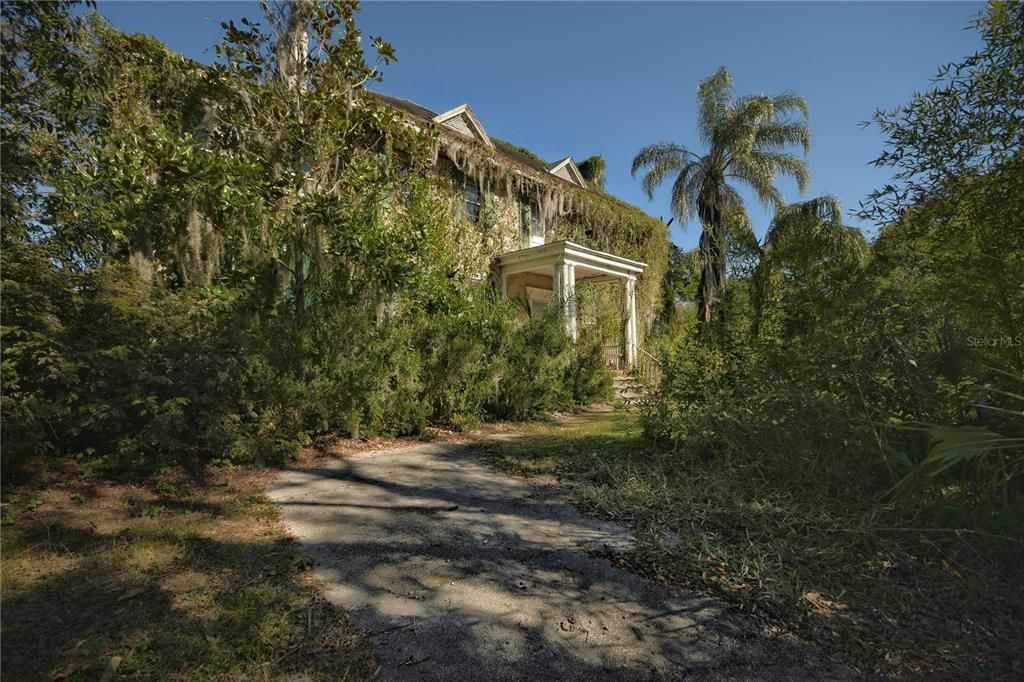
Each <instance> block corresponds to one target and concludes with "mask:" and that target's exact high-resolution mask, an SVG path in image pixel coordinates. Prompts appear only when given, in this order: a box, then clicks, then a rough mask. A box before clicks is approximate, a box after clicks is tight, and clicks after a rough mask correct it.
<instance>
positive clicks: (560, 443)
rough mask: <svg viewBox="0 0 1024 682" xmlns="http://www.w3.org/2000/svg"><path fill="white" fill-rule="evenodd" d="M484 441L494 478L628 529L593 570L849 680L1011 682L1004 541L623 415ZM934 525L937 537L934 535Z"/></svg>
mask: <svg viewBox="0 0 1024 682" xmlns="http://www.w3.org/2000/svg"><path fill="white" fill-rule="evenodd" d="M519 428H521V429H522V431H523V432H524V435H523V437H522V438H519V439H516V440H513V441H508V440H493V441H486V442H485V445H484V447H485V448H486V450H487V452H488V453H489V456H490V460H491V461H492V462H493V463H495V464H496V465H498V466H500V467H502V468H504V469H507V470H509V471H512V472H515V473H521V474H529V475H547V474H555V475H557V476H559V477H560V478H561V479H563V480H564V481H566V482H568V483H569V484H570V485H571V489H572V491H573V499H574V501H575V502H576V504H578V505H579V506H580V507H581V508H582V509H584V510H585V511H587V512H588V513H591V514H594V515H597V516H600V517H602V518H606V519H610V520H614V521H617V522H619V523H621V524H623V525H626V526H628V527H630V528H631V529H632V530H633V531H634V538H635V542H634V546H633V548H632V549H630V550H629V551H626V552H612V551H607V550H602V549H601V548H595V550H596V551H601V552H605V553H606V555H607V556H608V558H609V559H611V560H612V561H614V562H615V563H618V564H620V565H622V566H624V567H626V568H629V569H631V570H634V571H637V572H640V573H642V574H644V575H645V576H647V577H649V578H651V579H653V580H657V581H660V582H663V583H667V584H672V585H681V586H686V587H691V588H697V589H700V590H702V591H709V592H712V593H714V594H716V595H719V596H721V597H722V598H724V599H726V600H728V601H729V602H731V603H733V604H735V605H737V606H738V607H740V608H742V609H743V610H744V611H746V612H747V613H749V614H751V616H753V617H755V618H756V619H757V620H758V621H759V622H760V623H761V624H762V625H763V626H764V628H765V629H766V630H767V631H769V632H776V633H777V632H779V631H780V630H781V631H782V632H793V633H796V634H798V635H800V636H802V637H804V638H805V639H807V640H808V641H810V642H813V643H816V644H818V645H819V646H820V648H821V650H822V651H823V653H824V654H825V655H827V656H830V657H831V658H832V659H833V660H834V661H835V662H836V663H841V664H843V665H846V666H850V667H852V668H853V669H855V670H859V671H861V672H863V673H865V674H867V673H871V672H873V671H881V672H885V673H889V674H911V675H915V674H916V675H925V676H926V677H929V678H932V679H934V678H936V677H940V678H950V679H965V678H968V679H991V678H997V679H999V678H1006V679H1011V678H1014V677H1016V676H1017V675H1018V673H1019V671H1020V666H1021V659H1020V651H1021V646H1022V644H1024V638H1022V634H1021V633H1022V629H1021V622H1022V610H1021V609H1022V607H1024V603H1022V600H1021V594H1020V590H1019V585H1020V584H1021V581H1022V580H1024V571H1022V569H1021V566H1022V565H1024V564H1022V560H1024V541H1022V540H1021V539H1020V534H1019V530H1016V529H1019V528H1020V522H1021V521H1022V520H1024V519H1021V518H1020V517H1019V516H1018V517H1017V519H1016V523H1017V525H1016V527H1014V526H1013V524H1012V521H1011V520H1009V519H1007V520H1006V524H1005V527H1004V528H1003V530H1004V531H1006V532H1011V533H1014V535H1015V536H1016V538H1014V537H1009V538H1008V537H1007V536H1002V535H996V534H994V533H992V534H990V533H989V532H987V531H981V530H972V529H969V528H967V529H965V528H963V518H962V517H958V516H957V515H956V512H955V510H953V509H949V510H948V511H949V513H950V515H949V516H948V517H947V518H946V519H944V520H943V522H940V523H930V522H929V520H928V519H927V518H922V517H920V516H917V515H915V514H914V513H913V512H908V511H907V510H906V509H905V508H902V507H900V506H899V505H895V504H892V503H891V502H890V503H879V501H878V500H877V499H875V498H873V497H871V496H864V495H858V494H855V493H852V492H850V493H837V492H836V491H835V489H833V488H830V487H828V486H826V485H820V484H816V482H814V481H811V480H810V479H812V476H811V475H808V476H806V479H807V483H806V484H803V483H801V482H800V480H799V478H798V472H795V471H790V472H788V474H787V475H786V476H785V479H784V480H780V479H779V478H778V477H775V478H774V479H773V478H772V477H771V476H772V472H771V471H770V469H771V465H767V466H764V465H762V463H761V462H759V461H758V460H757V459H754V458H751V457H748V456H746V454H745V453H742V452H733V451H729V452H722V453H715V455H714V456H701V453H699V452H687V451H680V452H673V451H669V450H665V449H662V448H657V447H654V446H653V445H652V444H651V442H650V440H649V439H647V438H646V436H645V435H644V429H643V427H642V426H641V424H640V422H639V421H638V419H637V417H636V416H635V415H634V414H631V413H629V412H616V413H612V414H592V415H582V416H578V417H574V418H571V419H567V420H559V421H557V422H547V423H537V424H531V425H522V426H521V427H519ZM946 524H949V525H946Z"/></svg>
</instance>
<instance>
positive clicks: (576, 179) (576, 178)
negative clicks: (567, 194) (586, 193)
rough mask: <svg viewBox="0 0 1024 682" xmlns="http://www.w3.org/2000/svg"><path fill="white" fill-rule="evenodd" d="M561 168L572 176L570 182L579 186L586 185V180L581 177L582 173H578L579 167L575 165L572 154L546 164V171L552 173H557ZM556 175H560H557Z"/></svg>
mask: <svg viewBox="0 0 1024 682" xmlns="http://www.w3.org/2000/svg"><path fill="white" fill-rule="evenodd" d="M563 168H564V169H566V170H567V171H568V172H569V175H570V176H572V181H571V182H573V183H575V184H577V185H579V186H580V187H586V186H587V181H586V180H584V179H583V174H582V173H580V169H579V168H577V167H576V163H575V162H574V161H573V160H572V156H567V157H565V158H564V159H562V160H561V161H555V162H554V163H549V164H548V165H547V171H548V173H551V174H552V175H558V171H560V170H562V169H563ZM558 177H561V176H560V175H559V176H558ZM563 179H564V178H563Z"/></svg>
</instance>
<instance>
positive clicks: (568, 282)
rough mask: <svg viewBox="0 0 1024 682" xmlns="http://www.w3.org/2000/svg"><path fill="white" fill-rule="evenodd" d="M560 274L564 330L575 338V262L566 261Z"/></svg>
mask: <svg viewBox="0 0 1024 682" xmlns="http://www.w3.org/2000/svg"><path fill="white" fill-rule="evenodd" d="M564 267H565V274H563V275H562V290H563V299H564V301H565V303H564V306H565V308H564V310H565V332H566V333H567V334H568V335H569V338H570V339H572V340H573V341H575V340H576V264H575V263H566V264H565V266H564Z"/></svg>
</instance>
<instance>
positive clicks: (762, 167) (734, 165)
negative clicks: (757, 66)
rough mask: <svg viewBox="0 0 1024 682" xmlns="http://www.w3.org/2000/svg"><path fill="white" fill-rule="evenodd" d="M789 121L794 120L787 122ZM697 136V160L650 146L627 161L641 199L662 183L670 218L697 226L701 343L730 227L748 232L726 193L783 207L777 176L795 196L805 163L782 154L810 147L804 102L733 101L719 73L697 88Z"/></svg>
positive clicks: (718, 292)
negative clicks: (791, 183) (791, 182)
mask: <svg viewBox="0 0 1024 682" xmlns="http://www.w3.org/2000/svg"><path fill="white" fill-rule="evenodd" d="M792 114H799V117H798V118H797V119H795V120H794V119H791V118H790V116H791V115H792ZM697 128H698V131H699V133H700V139H701V142H702V143H703V144H704V146H705V147H706V148H707V153H706V154H704V155H703V156H701V155H698V154H696V153H694V152H693V151H690V150H689V149H687V148H686V147H684V146H683V145H680V144H675V143H672V142H658V143H655V144H652V145H648V146H646V147H644V148H643V149H641V150H640V152H639V153H638V154H637V155H636V157H635V158H634V159H633V168H632V172H633V176H634V177H635V176H636V173H637V171H639V170H641V169H642V170H644V176H643V179H642V186H643V189H644V192H645V193H646V194H647V196H648V198H653V196H654V190H655V189H656V188H657V187H658V186H660V185H661V183H662V182H663V181H664V180H665V179H666V178H668V177H669V176H675V181H674V182H673V183H672V197H671V208H672V214H673V215H674V216H675V217H677V218H678V219H679V220H680V221H684V222H685V221H688V220H690V219H692V218H693V217H696V218H698V219H699V220H700V222H701V225H702V227H703V232H702V233H701V236H700V246H699V253H700V257H701V276H700V286H699V289H698V291H697V322H698V324H699V325H700V329H701V333H702V335H704V336H705V337H708V336H710V335H711V325H710V322H711V310H712V308H713V307H714V306H715V304H716V303H717V302H718V301H720V300H721V298H722V294H723V292H724V289H725V256H726V247H727V244H728V240H729V237H730V234H729V231H730V225H749V220H748V219H747V217H746V209H745V207H744V205H743V199H742V198H741V197H740V195H739V192H737V191H736V188H735V187H734V184H735V183H743V184H745V185H747V186H749V187H750V188H752V189H753V190H754V193H755V194H756V195H757V198H758V200H759V201H760V202H761V203H762V204H764V205H766V206H769V207H770V208H772V209H775V210H777V209H779V208H781V207H782V206H783V199H782V193H781V192H779V190H778V188H776V187H775V180H776V178H777V177H778V176H780V175H781V176H786V177H791V178H793V179H795V180H796V182H797V185H798V187H799V188H800V192H801V193H803V191H804V190H805V189H806V187H807V183H808V181H809V179H810V173H809V172H808V169H807V162H806V161H805V160H804V159H803V158H802V157H801V156H798V155H795V154H791V153H788V152H787V151H786V148H787V147H790V146H792V145H799V146H801V147H802V148H803V152H804V156H806V154H807V151H808V149H809V148H810V145H811V132H810V129H809V128H808V127H807V102H805V101H804V99H803V97H801V96H800V95H798V94H796V93H795V92H785V93H783V94H781V95H778V96H776V97H768V96H765V95H754V96H750V97H736V96H735V94H733V80H732V76H731V75H730V74H729V72H728V71H727V70H726V69H725V68H720V69H718V71H716V72H715V73H714V74H712V75H711V76H710V77H709V78H706V79H704V80H703V81H701V82H700V85H699V86H698V88H697Z"/></svg>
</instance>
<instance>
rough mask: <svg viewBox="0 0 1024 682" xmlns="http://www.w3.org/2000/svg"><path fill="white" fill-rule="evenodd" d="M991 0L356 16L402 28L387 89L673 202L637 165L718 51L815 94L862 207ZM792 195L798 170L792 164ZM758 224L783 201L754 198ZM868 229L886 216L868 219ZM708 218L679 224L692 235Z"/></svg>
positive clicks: (742, 78)
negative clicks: (916, 99)
mask: <svg viewBox="0 0 1024 682" xmlns="http://www.w3.org/2000/svg"><path fill="white" fill-rule="evenodd" d="M982 8H983V5H982V4H981V3H954V2H941V3H926V2H899V3H896V2H893V3H869V2H853V3H832V2H790V3H777V2H754V3H746V2H744V3H740V2H734V3H682V2H679V3H668V2H661V3H625V2H615V3H612V2H607V3H599V2H565V3H562V2H559V3H533V2H487V3H485V2H412V3H407V2H371V3H366V4H364V5H363V7H362V9H361V12H360V18H359V25H360V27H361V28H362V30H363V31H364V33H367V34H373V35H380V36H382V37H383V38H384V39H385V40H388V41H389V42H391V43H392V44H393V45H394V46H395V49H396V51H397V53H398V62H397V63H396V64H393V65H391V66H389V67H387V68H386V70H385V72H384V82H383V84H380V85H378V86H377V89H380V90H382V91H384V92H388V93H390V94H393V95H396V96H399V97H405V98H408V99H411V100H414V101H416V102H419V103H420V104H422V105H424V106H427V107H429V108H431V109H434V110H436V111H444V110H446V109H449V108H452V107H454V106H456V105H458V104H461V103H463V102H468V103H469V104H470V105H471V106H472V107H473V109H474V111H476V113H477V115H478V116H479V118H480V120H481V122H482V123H483V125H484V127H485V128H486V129H487V130H488V132H490V133H491V134H493V135H495V136H497V137H500V138H502V139H506V140H509V141H511V142H514V143H516V144H519V145H522V146H525V147H529V148H530V149H532V150H533V151H535V152H536V153H537V154H539V155H540V156H542V157H543V158H545V159H548V160H554V159H558V158H562V157H563V156H565V155H567V154H572V155H573V157H574V158H576V159H583V158H586V157H587V156H589V155H591V154H601V155H603V156H604V158H605V160H606V161H607V163H608V170H607V184H606V189H608V190H609V191H610V192H612V193H613V194H615V195H616V196H619V197H621V198H623V199H625V200H626V201H629V202H631V203H634V204H636V205H637V206H640V207H641V208H643V209H644V210H645V211H647V212H648V213H650V214H651V215H654V216H663V217H664V218H665V219H668V217H669V210H668V197H667V191H666V192H661V193H659V194H658V195H656V196H655V198H654V200H653V201H648V200H647V198H646V197H645V196H644V195H643V193H642V192H641V191H640V187H639V181H637V180H635V179H633V178H632V177H631V176H630V173H629V165H630V161H631V160H632V157H633V155H634V154H635V153H636V151H637V150H638V149H639V148H640V147H642V146H643V145H645V144H648V143H651V142H655V141H658V140H672V141H675V142H680V143H682V144H685V145H687V146H691V147H693V148H699V141H698V139H697V135H696V129H695V123H694V121H695V113H694V112H695V104H694V99H695V94H696V87H697V83H698V82H699V81H700V80H701V79H702V78H704V77H706V76H708V75H709V74H711V73H712V72H713V71H714V70H715V69H717V68H718V67H719V66H725V67H727V68H728V69H729V70H730V71H731V72H732V74H733V76H734V78H735V80H736V91H737V93H738V94H741V95H743V94H755V93H762V92H763V93H765V94H777V93H779V92H782V91H784V90H788V89H793V90H796V91H797V92H799V93H800V94H802V95H803V96H804V97H805V98H806V99H807V101H808V103H809V105H810V109H811V119H810V122H811V129H812V131H813V134H814V142H813V145H812V148H811V153H810V155H809V156H808V160H809V162H810V167H811V186H810V189H809V190H808V192H807V194H806V195H805V196H807V197H810V196H816V195H819V194H825V193H829V194H834V195H836V196H838V197H839V198H840V200H841V201H842V203H843V206H844V207H845V208H846V209H847V210H850V209H854V208H856V207H857V202H858V201H860V200H861V199H863V198H864V197H865V196H866V195H867V194H868V193H869V192H870V191H871V190H872V189H875V188H876V187H878V186H880V185H881V184H883V183H884V182H885V181H886V180H887V179H888V173H887V172H886V171H885V170H878V169H875V168H873V167H871V166H869V162H870V161H871V160H872V159H873V158H875V157H876V156H877V155H878V153H879V152H880V151H881V149H882V138H881V137H880V136H879V134H878V133H877V131H875V130H874V129H870V128H869V129H862V128H861V127H860V123H861V122H863V121H866V120H868V119H869V118H870V117H871V114H872V112H873V111H874V110H875V109H876V108H879V107H882V108H890V107H894V106H897V105H899V104H902V103H904V102H905V101H907V100H908V99H909V98H910V97H911V96H912V94H913V93H914V91H916V90H922V89H925V88H927V87H928V83H929V79H930V78H931V77H932V76H934V74H935V72H936V71H937V69H938V67H939V66H940V65H942V64H944V63H947V62H950V61H955V60H959V59H960V58H961V57H963V56H965V55H967V54H969V53H971V52H973V51H975V50H976V49H978V48H979V47H980V45H981V42H980V40H979V39H978V36H977V33H976V32H974V31H973V30H965V28H966V27H967V26H968V24H969V22H970V20H971V19H972V18H973V17H975V16H977V14H978V13H979V12H980V11H981V9H982ZM98 9H99V11H100V13H101V14H103V15H104V16H106V17H107V19H108V20H109V21H110V22H111V23H112V24H113V25H114V26H116V27H118V28H120V29H122V30H125V31H130V32H134V31H141V32H144V33H148V34H151V35H153V36H155V37H157V38H158V39H160V40H162V41H163V42H164V43H165V44H166V45H167V46H168V47H170V48H171V49H174V50H176V51H178V52H181V53H183V54H185V55H187V56H189V57H192V58H194V59H197V60H200V61H205V62H210V61H212V60H213V58H214V55H213V50H212V49H211V48H212V46H213V44H214V43H215V42H216V41H217V40H218V39H219V37H220V26H219V22H220V21H224V20H227V19H237V18H240V17H242V16H246V17H249V18H257V17H259V15H260V12H259V7H258V5H257V4H256V3H251V2H103V0H100V1H99V7H98ZM781 187H782V189H783V191H784V193H785V195H786V198H787V199H789V200H797V199H798V198H799V195H798V194H797V190H796V187H795V185H792V184H791V183H787V182H783V183H782V185H781ZM748 204H749V209H750V213H751V217H752V219H753V221H754V226H755V229H756V230H757V232H758V234H762V233H763V232H764V229H765V228H766V227H767V225H768V222H769V221H770V215H769V214H768V213H766V212H765V211H764V210H763V209H761V208H760V207H759V206H757V205H756V202H754V201H753V199H752V198H750V199H748ZM848 220H849V222H850V223H851V224H856V225H860V226H861V227H862V228H864V229H866V230H867V231H869V232H871V231H872V228H873V226H872V225H868V224H861V223H858V222H857V221H856V220H855V219H853V218H852V217H850V218H849V219H848ZM698 234H699V226H698V225H696V224H691V225H687V226H682V225H679V224H678V223H677V224H675V225H673V227H672V236H673V239H674V240H675V241H676V242H677V243H678V244H680V245H681V246H684V247H686V248H689V247H692V246H694V245H695V244H696V241H697V236H698Z"/></svg>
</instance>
